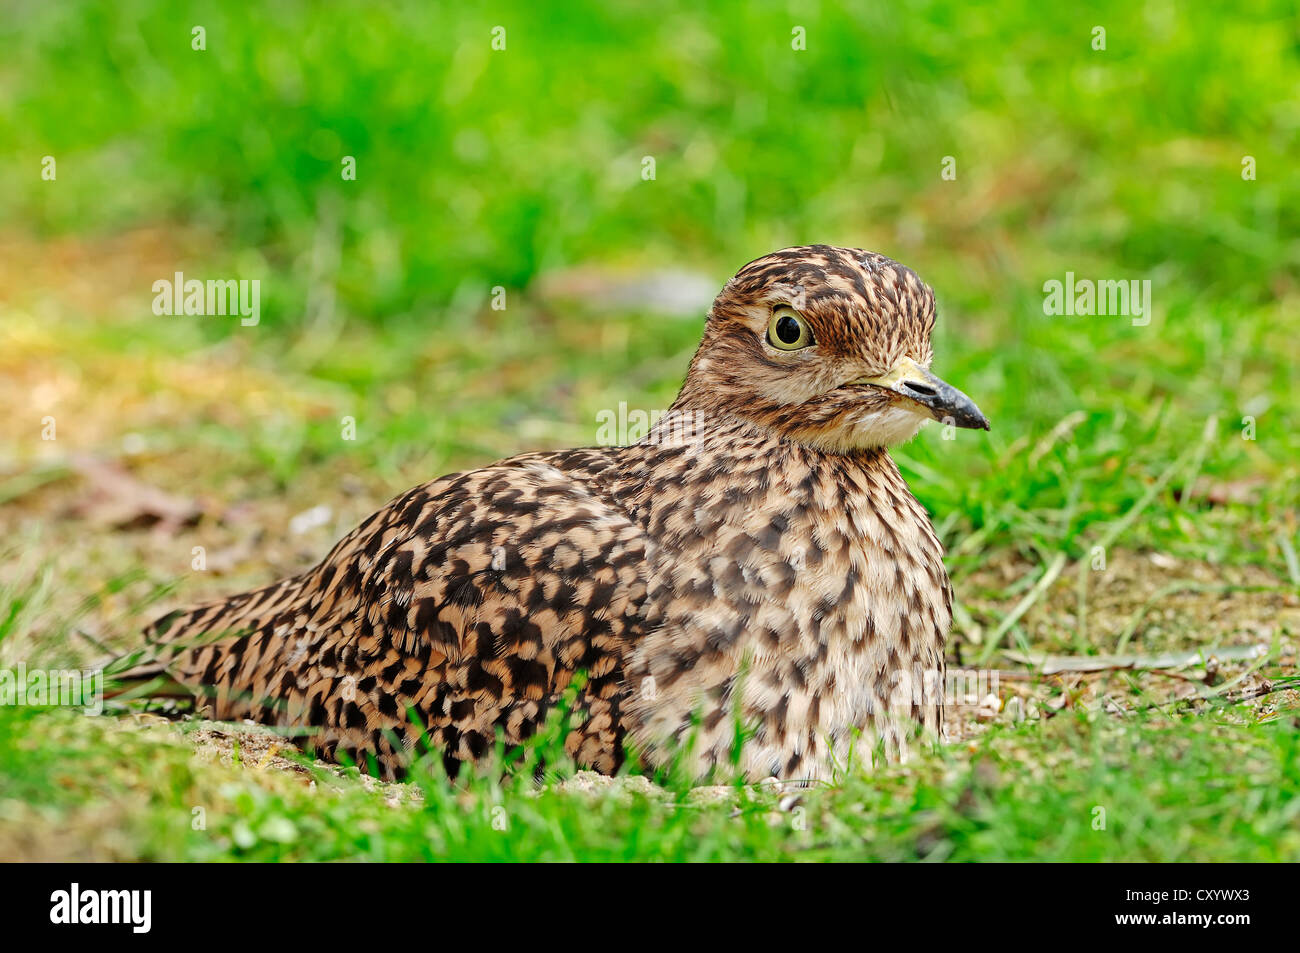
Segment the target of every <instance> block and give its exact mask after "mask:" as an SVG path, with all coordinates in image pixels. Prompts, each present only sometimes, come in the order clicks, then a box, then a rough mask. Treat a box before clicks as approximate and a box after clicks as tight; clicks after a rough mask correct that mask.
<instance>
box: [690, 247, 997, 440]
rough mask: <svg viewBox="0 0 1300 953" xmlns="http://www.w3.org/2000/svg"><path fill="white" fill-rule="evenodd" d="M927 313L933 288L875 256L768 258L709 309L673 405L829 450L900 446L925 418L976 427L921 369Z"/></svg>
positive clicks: (819, 252)
mask: <svg viewBox="0 0 1300 953" xmlns="http://www.w3.org/2000/svg"><path fill="white" fill-rule="evenodd" d="M934 317H935V314H934V292H932V291H931V290H930V288H929V287H928V286H927V285H926V284H925V283H924V282H922V281H921V279H920V278H918V277H917V276H916V273H915V272H913V271H912V270H911V269H910V268H906V267H904V266H903V265H900V264H899V263H898V262H896V261H893V260H892V259H889V258H886V257H884V256H883V255H877V254H874V253H872V252H866V251H862V250H861V249H857V248H833V247H831V246H829V245H808V246H804V247H801V248H787V249H784V250H783V251H778V252H773V253H772V254H770V255H766V256H764V257H762V258H759V259H757V260H756V261H752V262H750V263H749V264H748V265H746V266H745V267H744V268H742V269H740V271H739V272H737V273H736V276H735V277H734V278H732V279H731V280H730V281H728V282H727V284H726V286H725V287H724V288H723V289H722V293H721V294H719V295H718V297H717V300H716V301H714V303H713V308H712V310H710V312H709V320H708V324H707V326H706V328H705V332H704V339H703V341H702V342H701V344H700V348H699V350H698V351H697V352H696V354H695V358H694V359H693V360H692V361H691V368H690V372H689V373H688V375H687V379H686V383H685V385H684V386H683V388H682V396H681V398H679V400H678V406H680V407H686V406H689V407H690V408H691V409H693V410H695V411H696V412H704V413H726V414H730V415H734V416H739V417H744V418H745V419H748V420H750V421H752V422H753V423H756V424H758V425H759V426H762V427H764V428H765V429H768V430H771V431H774V432H776V433H778V434H780V435H781V436H783V437H786V438H787V439H791V440H795V441H798V442H800V443H804V444H808V445H810V446H815V447H818V448H820V449H823V450H827V451H832V452H849V451H852V450H857V449H865V448H873V447H887V446H891V445H893V444H896V443H900V442H902V441H904V440H908V439H910V438H911V437H913V436H915V434H916V432H917V431H918V430H919V429H920V427H921V424H922V423H923V422H924V421H925V420H926V419H927V418H933V419H935V420H939V421H942V422H944V423H949V424H951V425H952V426H955V427H967V428H981V427H982V428H984V429H985V430H987V429H988V426H989V424H988V421H987V420H986V419H985V417H984V415H983V414H982V413H980V411H979V408H977V407H976V406H975V404H974V402H973V401H972V400H971V399H970V398H969V397H967V396H966V395H965V394H963V393H962V392H961V391H959V390H957V389H956V388H955V387H952V386H951V385H949V384H947V383H945V382H944V381H942V380H940V379H939V378H938V377H936V376H935V375H934V374H932V373H931V372H930V361H931V359H932V357H933V351H932V350H931V347H930V332H931V330H933V328H934Z"/></svg>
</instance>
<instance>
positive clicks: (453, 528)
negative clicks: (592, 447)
mask: <svg viewBox="0 0 1300 953" xmlns="http://www.w3.org/2000/svg"><path fill="white" fill-rule="evenodd" d="M600 452H601V451H582V452H573V451H571V452H569V453H567V454H565V455H563V456H560V455H554V457H552V456H551V455H541V454H533V455H529V456H526V457H520V458H515V459H514V460H509V461H505V462H504V463H501V464H497V465H494V466H491V467H488V468H485V469H482V470H475V471H471V472H468V473H461V474H454V475H452V476H448V477H443V478H442V479H440V480H435V481H433V482H432V483H428V484H425V485H423V486H419V487H416V488H415V489H413V490H411V491H410V492H408V493H406V494H404V495H403V496H401V497H398V498H397V499H395V500H393V501H392V502H391V503H389V504H388V505H387V506H386V507H384V508H383V509H381V510H380V511H379V512H377V513H375V514H374V515H373V516H371V517H370V518H369V519H367V520H366V521H365V522H364V523H363V524H362V525H361V526H359V527H358V528H357V529H356V530H354V531H353V532H352V533H351V534H349V535H348V536H347V537H346V538H344V539H343V540H342V541H341V542H340V543H339V544H338V545H337V546H336V547H335V548H334V550H333V551H332V552H331V553H330V554H329V555H328V556H327V557H326V558H325V559H324V560H323V561H322V562H321V563H320V564H319V565H318V566H317V567H315V568H314V569H312V570H311V571H309V572H307V573H305V574H303V575H302V576H299V577H296V578H294V579H290V580H286V581H284V582H281V583H277V584H276V585H273V586H269V587H267V588H265V589H261V590H257V591H255V592H250V593H246V594H243V595H240V596H236V597H234V598H232V599H230V600H227V601H226V602H222V603H216V604H213V605H208V606H202V607H199V608H196V609H192V610H188V611H186V612H181V613H173V614H172V615H171V616H167V617H164V618H163V619H162V620H160V621H159V623H157V624H156V625H155V627H154V628H153V629H152V630H151V632H150V635H149V639H150V643H151V646H152V648H153V649H154V655H155V658H156V661H155V662H154V663H153V664H152V667H151V666H149V665H145V666H140V667H138V668H137V669H136V671H135V673H134V674H135V675H136V676H137V677H146V676H148V675H159V674H166V675H167V676H169V677H170V679H172V680H174V681H175V682H179V683H181V684H183V685H188V686H190V687H192V688H193V689H194V690H196V691H197V692H202V693H204V694H206V695H208V696H209V697H211V698H212V700H213V710H214V714H215V716H216V717H218V718H222V719H236V718H254V719H256V720H259V721H264V722H268V723H272V724H278V725H295V726H296V725H309V726H312V728H313V729H314V730H315V732H316V737H315V738H314V747H315V748H316V750H317V751H319V752H321V753H322V754H323V755H324V756H327V757H329V756H332V755H334V754H335V753H336V752H343V751H347V752H348V753H349V754H350V755H351V756H352V757H353V758H359V759H360V760H362V761H363V762H364V759H365V758H366V756H367V755H368V754H373V755H374V756H375V757H376V758H377V759H378V761H379V766H380V767H381V768H383V769H384V770H385V773H392V772H394V771H396V770H399V769H400V764H401V762H403V761H404V760H405V758H406V756H407V754H409V752H410V751H411V749H412V748H413V747H414V746H416V745H417V743H419V744H428V745H429V746H430V747H432V748H435V749H440V750H442V751H443V752H444V754H445V756H446V758H447V759H448V760H449V761H463V760H468V759H473V758H477V757H479V756H480V755H482V754H483V753H484V752H485V751H486V750H487V748H488V747H489V746H490V745H491V744H492V742H493V740H494V735H495V731H496V728H497V727H498V726H499V727H501V728H502V729H503V731H504V735H505V739H506V741H507V742H508V743H517V742H519V741H521V740H523V739H524V738H526V737H527V736H528V735H530V734H531V733H532V732H533V731H534V730H535V729H536V728H537V726H538V725H539V724H540V723H541V722H542V721H543V720H544V719H545V717H546V715H547V713H548V711H549V710H550V709H551V708H552V707H553V706H554V705H555V704H556V701H557V697H558V696H559V693H561V692H562V691H563V690H564V689H565V688H566V687H567V686H568V685H569V682H570V679H571V678H572V676H573V674H574V672H576V671H579V670H582V671H585V672H586V673H587V676H588V680H587V683H586V686H585V688H584V689H583V691H582V693H581V696H580V698H579V705H580V707H581V708H582V709H583V710H584V714H585V716H586V717H585V723H584V724H583V725H582V726H581V727H580V728H578V729H575V731H574V732H573V733H572V734H571V735H570V737H569V738H568V747H569V749H570V752H571V753H572V754H574V755H575V756H576V757H577V758H578V760H579V761H581V762H582V763H584V764H589V765H592V766H594V767H598V768H600V769H603V770H614V769H615V768H616V767H617V763H616V761H617V758H618V754H617V751H618V750H619V742H620V740H621V727H620V719H619V711H618V705H619V697H618V696H619V693H620V691H621V687H622V686H621V682H622V670H621V665H622V661H623V658H624V654H625V649H626V646H627V645H628V644H629V641H630V640H631V639H633V638H635V637H636V635H637V634H638V633H639V626H640V621H641V604H642V602H643V601H644V599H645V592H646V585H645V573H646V568H645V567H646V563H647V555H648V550H649V548H650V544H649V541H648V540H647V538H646V535H645V532H644V530H643V529H642V527H640V526H638V525H636V524H635V523H633V522H632V520H630V519H629V517H628V515H627V514H626V512H625V511H623V510H622V508H621V507H619V506H618V505H617V504H616V503H615V502H614V501H613V499H612V498H611V497H609V496H608V494H606V493H605V492H604V491H603V489H602V488H601V486H600V483H599V481H598V480H597V479H596V478H595V477H594V476H593V472H594V471H596V470H598V469H599V467H598V465H597V463H596V462H594V461H593V460H585V458H583V457H582V456H581V454H582V453H586V454H591V455H595V454H599V453H600ZM584 460H585V462H584ZM552 461H554V462H552ZM557 462H559V463H560V464H561V465H560V466H557V465H556V463H557ZM411 715H414V716H415V717H416V718H418V719H419V723H420V724H421V725H422V726H423V728H424V731H425V732H426V733H427V737H426V738H421V736H420V731H419V729H417V728H413V727H412V723H411V720H410V716H411ZM449 766H451V765H450V764H449Z"/></svg>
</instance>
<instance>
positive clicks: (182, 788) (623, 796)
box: [0, 709, 1300, 861]
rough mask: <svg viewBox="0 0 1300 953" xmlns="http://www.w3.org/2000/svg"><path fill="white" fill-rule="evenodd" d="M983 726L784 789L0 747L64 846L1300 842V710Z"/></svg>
mask: <svg viewBox="0 0 1300 953" xmlns="http://www.w3.org/2000/svg"><path fill="white" fill-rule="evenodd" d="M1287 722H1289V723H1287ZM973 747H974V750H973V751H965V752H959V753H948V754H944V753H930V754H927V755H924V756H922V757H921V758H919V759H918V760H916V761H914V762H912V763H910V764H908V765H907V766H905V767H902V768H899V767H892V768H888V769H885V770H882V771H879V772H877V773H876V774H874V775H872V776H870V777H868V776H866V775H862V774H856V775H853V776H851V777H849V778H847V779H845V780H844V781H842V782H841V783H840V784H838V785H837V786H834V787H828V788H822V789H816V790H809V791H805V792H803V793H802V794H801V796H800V798H799V800H798V801H797V802H796V803H794V804H793V805H790V804H786V805H785V806H784V807H782V806H781V805H780V804H779V803H778V802H779V801H780V798H779V796H778V795H777V794H775V793H771V792H768V791H766V790H762V789H756V788H743V789H738V790H736V791H735V792H734V795H733V796H731V797H727V796H725V793H724V794H723V795H720V796H718V797H717V798H716V799H713V800H702V799H699V798H697V797H693V796H692V794H691V792H690V790H689V789H687V788H685V787H684V786H677V787H672V786H670V787H668V788H666V789H660V790H658V791H657V792H655V793H654V794H651V795H647V794H644V793H640V792H638V791H623V792H621V793H619V792H618V789H617V788H614V789H611V790H609V791H604V792H599V793H595V794H583V793H575V792H571V791H560V792H557V791H556V790H554V789H553V788H543V787H539V786H538V785H536V784H534V782H533V781H532V780H531V778H530V777H529V776H528V775H526V774H521V775H512V774H506V775H504V776H501V775H500V773H499V772H495V770H494V769H488V770H487V771H485V772H484V773H483V774H480V775H478V776H476V777H474V778H471V779H468V780H466V779H461V781H460V782H459V783H458V784H457V785H456V786H452V785H451V784H449V783H448V782H446V780H445V779H440V778H430V779H426V780H423V781H421V782H419V783H413V784H412V785H410V791H409V792H406V793H405V800H404V802H403V803H400V804H396V805H394V804H390V803H388V802H387V801H386V800H385V794H384V793H378V792H374V791H368V790H366V789H364V788H363V787H362V786H360V785H359V784H357V783H355V782H349V781H348V780H347V779H345V778H339V777H336V776H335V775H334V774H333V773H331V772H325V771H316V772H314V774H315V781H316V784H315V788H314V789H311V788H308V786H307V783H306V781H307V777H308V776H307V775H291V774H280V775H278V776H277V775H276V772H274V771H268V770H265V769H263V770H261V771H259V770H258V769H256V768H253V767H243V768H240V767H222V766H219V765H216V764H211V763H208V762H205V761H196V759H195V757H194V754H193V752H192V750H191V749H190V747H189V746H187V745H185V744H183V743H180V742H179V741H178V740H177V739H176V737H175V736H174V735H172V734H171V733H170V732H168V731H166V730H164V729H162V728H157V729H153V730H150V731H140V730H136V731H128V730H122V729H120V728H118V727H116V726H115V725H114V724H113V721H112V719H109V718H100V719H90V720H87V719H85V718H80V717H77V716H72V715H68V714H66V713H62V712H54V713H44V712H40V711H37V710H32V709H26V710H15V709H4V710H0V763H2V764H17V763H21V764H22V765H23V770H22V771H21V772H14V773H10V772H8V771H6V772H5V773H4V774H3V775H0V804H4V805H6V819H7V820H10V821H11V822H23V823H27V824H39V825H40V826H42V827H46V828H48V829H50V830H56V831H61V832H63V838H62V839H64V840H73V841H74V844H75V846H73V847H72V848H66V847H65V850H66V854H67V856H82V857H84V856H90V857H94V858H97V859H125V860H202V861H209V860H260V861H274V860H336V859H350V860H371V861H412V860H415V861H424V860H430V861H438V860H457V861H462V860H481V861H510V860H579V859H580V860H606V861H608V860H667V861H698V860H781V859H795V858H797V859H803V860H889V861H905V860H929V861H937V860H954V861H970V860H985V861H987V860H1049V861H1058V860H1065V859H1071V860H1084V861H1100V860H1112V861H1113V860H1121V859H1122V860H1135V861H1154V860H1164V861H1170V860H1179V861H1191V860H1215V861H1222V860H1241V861H1295V860H1296V859H1298V858H1300V832H1298V831H1297V827H1296V824H1295V819H1296V816H1297V813H1298V812H1300V793H1297V792H1300V733H1297V731H1296V725H1295V718H1294V716H1291V717H1290V718H1289V719H1287V720H1286V721H1283V720H1277V721H1274V722H1273V723H1270V724H1264V725H1255V726H1253V727H1250V728H1245V729H1243V728H1242V727H1241V726H1240V725H1239V724H1235V723H1229V722H1228V721H1227V720H1226V719H1225V718H1223V717H1222V716H1221V715H1219V714H1212V715H1210V716H1208V717H1207V716H1205V715H1198V716H1195V717H1185V718H1175V719H1162V718H1159V717H1152V718H1145V719H1140V720H1137V721H1133V722H1127V723H1126V722H1119V721H1116V720H1114V719H1112V718H1109V717H1108V716H1105V715H1091V716H1090V715H1088V714H1084V713H1079V714H1074V713H1068V712H1067V713H1064V714H1061V715H1058V716H1056V717H1055V718H1053V719H1052V720H1050V721H1047V722H1045V723H1041V724H1039V723H1034V724H1032V725H1029V726H1024V727H1018V728H1017V727H1010V726H1006V727H1001V728H997V729H995V730H994V731H992V732H991V733H990V734H989V735H988V736H986V738H984V739H983V740H982V741H980V742H979V744H978V745H975V746H973ZM146 765H147V775H146V774H144V773H143V772H142V771H141V770H140V768H141V767H143V766H146ZM17 804H23V805H25V807H24V808H23V809H22V810H21V812H20V811H19V810H18V809H17V808H16V805H17ZM196 809H199V812H197V813H196ZM196 818H198V821H197V822H196ZM196 825H197V826H198V828H199V829H196ZM18 840H19V838H18V837H17V836H16V835H14V834H12V833H11V834H10V835H9V839H8V841H7V842H6V843H5V847H6V848H7V849H8V850H9V851H13V850H14V849H15V841H18ZM19 856H22V854H21V853H20V855H19ZM28 856H31V855H30V854H28Z"/></svg>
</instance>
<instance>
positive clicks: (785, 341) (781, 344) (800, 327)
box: [767, 305, 816, 351]
mask: <svg viewBox="0 0 1300 953" xmlns="http://www.w3.org/2000/svg"><path fill="white" fill-rule="evenodd" d="M767 343H768V344H770V345H772V347H774V348H778V349H780V350H782V351H797V350H799V349H800V348H802V347H808V346H810V345H812V344H815V343H816V342H815V341H814V340H813V336H812V329H811V328H809V327H808V321H807V319H806V318H804V316H803V315H801V314H800V313H799V312H798V311H796V310H795V309H794V308H791V307H789V306H787V305H781V306H779V307H776V308H773V309H772V320H771V321H769V322H768V323H767Z"/></svg>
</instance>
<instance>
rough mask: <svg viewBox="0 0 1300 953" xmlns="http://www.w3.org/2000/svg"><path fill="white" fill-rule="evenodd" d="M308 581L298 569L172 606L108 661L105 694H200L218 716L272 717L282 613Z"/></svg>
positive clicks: (197, 696) (198, 701)
mask: <svg viewBox="0 0 1300 953" xmlns="http://www.w3.org/2000/svg"><path fill="white" fill-rule="evenodd" d="M301 587H302V579H301V577H296V578H292V579H286V580H282V581H281V582H277V583H274V584H273V585H270V586H266V587H264V588H262V589H255V590H253V591H251V592H245V593H241V594H240V595H237V596H232V597H231V598H229V599H226V600H224V601H221V602H213V603H207V604H205V605H200V606H194V607H192V608H188V609H178V610H175V611H173V612H169V613H168V614H166V615H164V616H163V617H161V618H160V619H158V620H157V621H155V622H154V623H153V624H151V625H150V626H149V627H148V628H146V629H145V632H144V645H143V646H141V647H140V648H139V649H136V650H135V651H133V652H130V653H127V654H126V655H123V656H119V657H118V658H116V659H113V660H111V661H110V662H109V663H108V664H107V665H106V666H104V675H105V679H106V681H108V682H109V683H110V684H111V687H109V688H107V689H106V691H105V697H108V698H118V699H133V698H193V699H194V700H195V704H196V707H207V708H209V709H210V711H211V716H212V717H213V718H217V719H220V720H236V719H240V718H253V719H255V720H259V721H267V720H270V717H269V715H270V711H269V710H271V709H273V708H274V700H275V697H276V695H277V692H276V691H275V686H274V684H273V681H274V679H273V676H274V674H275V673H276V672H277V671H278V669H279V666H278V665H276V664H275V661H276V659H275V657H274V656H276V655H278V654H280V652H281V650H282V648H283V645H282V643H283V642H284V639H283V638H280V637H277V636H276V634H275V633H276V628H277V625H276V620H277V618H279V617H280V616H281V615H282V614H283V613H284V612H285V611H286V610H287V609H288V607H289V606H291V605H292V604H293V602H294V599H295V597H296V596H297V595H298V593H299V591H300V590H301Z"/></svg>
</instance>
